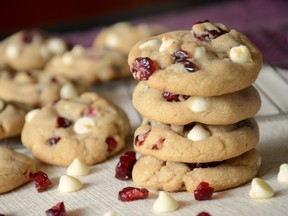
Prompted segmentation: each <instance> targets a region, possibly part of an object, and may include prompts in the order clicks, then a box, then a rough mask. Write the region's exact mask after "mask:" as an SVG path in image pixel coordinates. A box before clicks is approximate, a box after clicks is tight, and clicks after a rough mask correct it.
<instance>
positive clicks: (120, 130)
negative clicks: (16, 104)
mask: <svg viewBox="0 0 288 216" xmlns="http://www.w3.org/2000/svg"><path fill="white" fill-rule="evenodd" d="M26 119H27V121H26V123H25V125H24V128H23V131H22V135H21V139H22V142H23V144H24V145H25V146H26V147H28V148H29V149H31V150H32V154H33V155H34V156H35V157H36V158H38V159H39V160H41V161H43V162H45V163H48V164H54V165H59V166H68V165H70V164H71V162H72V161H73V159H75V158H79V159H80V160H82V161H83V162H84V163H86V164H87V165H92V164H96V163H99V162H102V161H104V160H106V159H107V158H108V157H110V156H112V155H114V154H116V153H117V152H119V151H120V150H122V149H123V148H124V147H125V138H126V137H127V135H128V134H129V132H130V125H129V120H128V118H127V115H126V114H125V113H124V111H122V110H121V109H120V108H119V107H117V106H116V105H114V104H112V103H111V102H109V101H108V100H107V99H105V98H103V97H101V96H99V95H98V94H96V93H93V92H86V93H83V94H82V95H80V96H79V97H77V98H74V99H70V100H68V99H67V100H64V99H62V100H59V101H58V102H57V103H55V104H53V105H46V106H44V107H43V108H42V109H41V110H34V111H31V112H29V113H28V114H27V118H26ZM31 131H33V133H31Z"/></svg>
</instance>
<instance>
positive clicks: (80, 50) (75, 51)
mask: <svg viewBox="0 0 288 216" xmlns="http://www.w3.org/2000/svg"><path fill="white" fill-rule="evenodd" d="M84 52H85V49H84V47H83V46H81V45H79V44H77V45H75V46H74V47H73V49H72V50H71V54H72V55H74V56H81V55H82V54H83V53H84Z"/></svg>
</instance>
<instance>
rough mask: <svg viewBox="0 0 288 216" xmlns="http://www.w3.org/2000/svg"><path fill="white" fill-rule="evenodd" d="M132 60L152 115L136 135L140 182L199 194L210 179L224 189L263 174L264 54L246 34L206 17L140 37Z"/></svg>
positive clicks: (139, 104) (140, 100) (144, 106)
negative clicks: (260, 81)
mask: <svg viewBox="0 0 288 216" xmlns="http://www.w3.org/2000/svg"><path fill="white" fill-rule="evenodd" d="M128 63H129V66H130V70H131V72H132V75H133V77H134V78H135V79H136V80H138V81H139V83H138V84H137V86H136V88H135V90H134V93H133V104H134V106H135V108H136V109H137V110H138V111H139V113H140V114H142V115H143V117H144V120H143V122H142V125H140V126H139V127H138V128H137V129H136V131H135V134H134V148H135V150H136V151H137V152H139V153H140V154H141V157H140V158H139V159H138V160H137V162H136V164H135V165H134V168H133V172H132V178H133V181H134V182H135V183H136V184H137V185H139V186H144V187H147V188H150V189H154V190H165V191H182V190H187V191H191V192H192V191H194V190H195V188H196V187H197V185H199V184H200V183H201V182H202V181H205V182H208V183H209V184H210V185H211V187H213V188H214V190H215V191H219V190H224V189H228V188H233V187H236V186H239V185H241V184H244V183H246V182H248V181H249V180H251V179H252V178H253V177H254V176H256V175H257V172H258V169H259V166H260V164H261V158H260V155H259V154H258V152H257V151H256V150H255V146H256V145H257V144H258V142H259V128H258V125H257V122H256V121H255V119H254V118H253V116H254V115H255V114H256V113H257V112H258V110H259V109H260V106H261V100H260V96H259V94H258V92H257V90H256V89H255V88H254V87H253V86H252V84H253V83H254V82H255V80H256V78H257V76H258V74H259V72H260V70H261V66H262V54H261V52H260V51H259V50H258V48H257V47H256V46H255V45H254V44H253V43H252V42H251V41H250V40H249V39H248V38H247V37H246V36H245V35H243V34H242V33H240V32H238V31H236V30H234V29H231V30H230V29H228V28H227V27H226V26H225V25H223V24H219V23H212V22H210V21H208V20H206V21H203V22H198V23H195V24H194V25H193V26H192V29H191V30H183V31H172V32H167V33H164V34H161V35H158V36H155V37H150V38H147V39H145V40H142V41H140V42H138V43H137V44H136V45H135V46H134V47H133V48H132V50H131V51H130V53H129V58H128Z"/></svg>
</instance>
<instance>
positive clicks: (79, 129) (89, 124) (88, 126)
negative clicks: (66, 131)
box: [73, 117, 95, 134]
mask: <svg viewBox="0 0 288 216" xmlns="http://www.w3.org/2000/svg"><path fill="white" fill-rule="evenodd" d="M93 127H95V121H94V120H93V119H92V118H89V117H82V118H79V119H78V120H77V121H76V122H75V124H74V127H73V129H74V131H75V132H76V133H77V134H85V133H89V132H90V131H91V130H92V129H93Z"/></svg>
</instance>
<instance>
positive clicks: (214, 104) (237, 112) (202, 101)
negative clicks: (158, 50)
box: [132, 82, 261, 125]
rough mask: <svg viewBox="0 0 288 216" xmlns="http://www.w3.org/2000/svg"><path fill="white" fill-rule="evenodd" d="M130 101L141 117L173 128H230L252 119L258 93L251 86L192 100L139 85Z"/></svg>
mask: <svg viewBox="0 0 288 216" xmlns="http://www.w3.org/2000/svg"><path fill="white" fill-rule="evenodd" d="M132 101H133V105H134V107H135V108H136V109H137V110H138V112H140V113H141V115H143V116H144V117H146V118H148V119H153V120H155V121H159V122H162V123H166V124H176V125H185V124H189V123H191V122H201V123H204V124H219V125H227V124H233V123H235V122H238V121H241V120H243V119H247V118H251V117H253V116H254V115H255V113H257V112H258V110H259V109H260V106H261V99H260V96H259V93H258V92H257V90H256V89H255V88H254V87H253V86H249V87H247V88H246V89H244V90H240V91H238V92H234V93H229V94H225V95H221V96H212V97H200V96H195V97H193V96H187V95H175V94H172V93H169V92H162V91H159V90H156V89H152V88H149V87H148V86H146V85H145V84H144V83H143V82H139V83H138V84H137V86H136V88H135V89H134V92H133V97H132ZM151 107H153V109H152V108H151Z"/></svg>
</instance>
